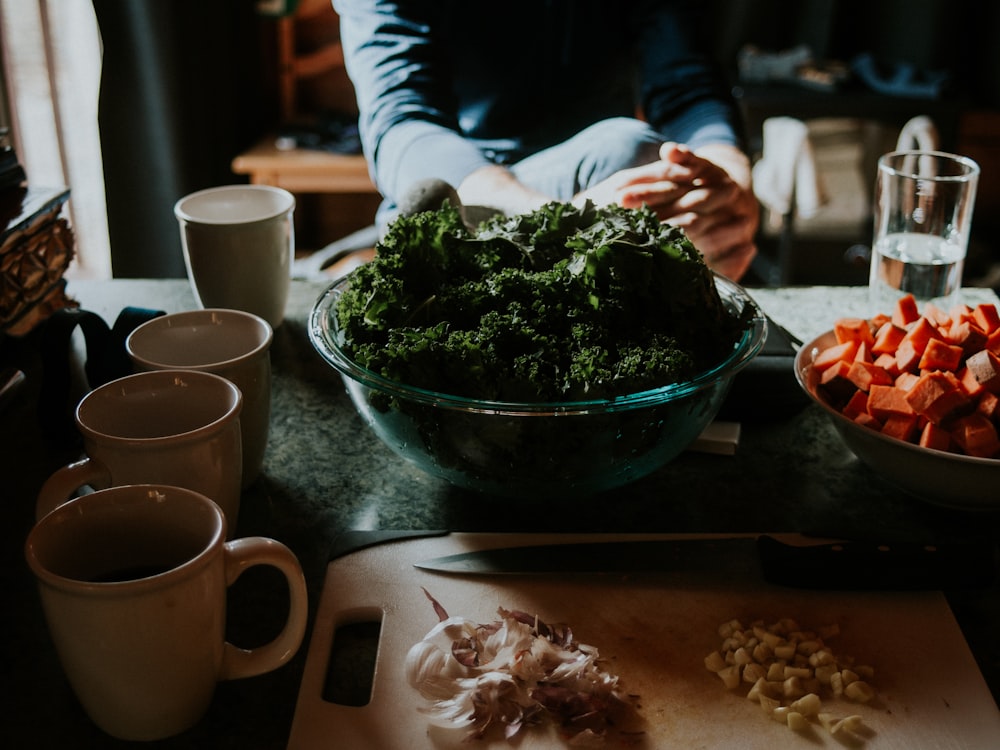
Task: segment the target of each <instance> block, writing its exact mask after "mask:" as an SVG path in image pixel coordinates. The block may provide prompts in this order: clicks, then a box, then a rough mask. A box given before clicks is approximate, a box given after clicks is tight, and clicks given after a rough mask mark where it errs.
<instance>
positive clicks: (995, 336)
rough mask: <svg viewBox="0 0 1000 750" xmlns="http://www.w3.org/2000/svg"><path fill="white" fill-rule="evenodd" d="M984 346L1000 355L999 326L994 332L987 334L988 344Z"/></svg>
mask: <svg viewBox="0 0 1000 750" xmlns="http://www.w3.org/2000/svg"><path fill="white" fill-rule="evenodd" d="M983 348H984V349H989V350H990V351H991V352H993V353H994V354H997V355H1000V328H997V329H996V330H995V331H993V333H990V334H988V335H987V336H986V344H985V345H984V346H983Z"/></svg>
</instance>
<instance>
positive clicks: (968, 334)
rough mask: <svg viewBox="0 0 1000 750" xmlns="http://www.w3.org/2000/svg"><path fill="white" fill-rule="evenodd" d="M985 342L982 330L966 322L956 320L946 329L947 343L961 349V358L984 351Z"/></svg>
mask: <svg viewBox="0 0 1000 750" xmlns="http://www.w3.org/2000/svg"><path fill="white" fill-rule="evenodd" d="M986 340H987V339H986V334H985V333H984V332H983V329H981V328H980V327H979V326H977V325H976V324H975V323H972V322H970V321H968V320H956V321H955V322H953V323H952V324H951V327H950V328H949V329H948V341H949V342H950V343H952V344H954V345H955V346H959V347H961V348H962V356H963V357H968V356H969V355H971V354H975V353H976V352H978V351H979V350H980V349H985V348H986Z"/></svg>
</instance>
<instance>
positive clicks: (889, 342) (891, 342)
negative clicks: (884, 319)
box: [872, 321, 906, 354]
mask: <svg viewBox="0 0 1000 750" xmlns="http://www.w3.org/2000/svg"><path fill="white" fill-rule="evenodd" d="M905 335H906V329H905V328H901V327H900V326H898V325H896V324H895V323H893V322H892V321H889V322H888V323H886V324H884V325H883V326H882V327H881V328H879V329H878V331H877V333H876V334H875V340H874V342H873V343H872V353H874V354H893V353H894V352H895V351H896V349H898V348H899V342H901V341H902V340H903V336H905Z"/></svg>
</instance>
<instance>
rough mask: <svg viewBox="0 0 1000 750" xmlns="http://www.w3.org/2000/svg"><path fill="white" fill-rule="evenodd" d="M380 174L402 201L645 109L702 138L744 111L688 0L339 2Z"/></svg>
mask: <svg viewBox="0 0 1000 750" xmlns="http://www.w3.org/2000/svg"><path fill="white" fill-rule="evenodd" d="M333 4H334V7H335V9H336V11H337V12H338V14H339V15H340V19H341V42H342V44H343V47H344V55H345V61H346V66H347V72H348V74H349V76H350V77H351V80H352V81H353V83H354V86H355V90H356V93H357V99H358V108H359V112H360V121H359V127H360V131H361V137H362V144H363V148H364V152H365V155H366V156H367V158H368V160H369V163H370V165H371V167H372V176H373V178H374V180H375V182H376V184H377V185H378V187H379V190H380V191H381V192H382V194H383V195H384V196H385V197H386V198H387V199H389V200H390V201H393V202H395V200H396V199H397V198H398V197H399V196H400V195H401V194H402V192H403V191H405V190H406V189H407V187H408V186H410V185H411V184H412V183H414V182H416V181H417V180H421V179H425V178H427V177H439V178H441V179H443V180H445V181H447V182H449V183H450V184H452V185H456V186H457V185H458V184H460V183H461V182H462V180H463V179H464V178H465V176H467V175H468V174H469V173H470V172H472V171H474V170H475V169H478V168H479V167H482V166H485V165H487V164H498V163H499V164H509V163H513V162H515V161H517V160H519V159H520V158H523V157H524V156H527V155H529V154H531V153H534V152H536V151H538V150H541V149H543V148H545V147H547V146H551V145H554V144H556V143H559V142H561V141H563V140H565V139H566V138H568V137H570V136H572V135H574V134H575V133H577V132H579V131H580V130H582V129H583V128H585V127H587V126H589V125H592V124H593V123H595V122H598V121H599V120H602V119H605V118H608V117H614V116H622V115H624V116H634V115H636V114H637V113H640V112H641V114H642V116H643V117H644V118H645V119H646V120H647V121H648V122H649V123H650V124H651V125H652V126H653V127H655V128H656V129H657V130H658V131H659V132H661V133H662V134H663V136H664V139H665V140H667V139H669V140H676V141H680V142H685V143H687V144H689V145H690V146H691V147H693V148H697V147H698V146H699V145H701V144H704V143H707V142H721V143H738V136H737V132H738V130H737V123H738V115H737V113H736V111H735V109H734V108H733V104H732V101H731V99H730V98H729V93H728V91H727V90H726V88H725V86H724V84H723V82H722V80H721V79H720V78H719V77H718V76H717V74H716V71H715V69H714V67H713V65H712V63H711V60H710V58H709V57H708V55H707V54H706V53H705V52H704V51H703V46H702V45H701V44H700V39H699V34H700V33H701V32H700V22H699V18H698V13H699V12H700V10H699V6H700V5H702V4H701V3H699V2H697V0H695V2H691V1H690V0H679V1H675V2H669V1H667V2H655V1H653V0H624V1H623V0H617V2H613V1H612V2H609V1H608V0H504V2H499V3H493V2H481V1H480V0H409V1H407V0H397V1H396V2H390V1H388V0H333Z"/></svg>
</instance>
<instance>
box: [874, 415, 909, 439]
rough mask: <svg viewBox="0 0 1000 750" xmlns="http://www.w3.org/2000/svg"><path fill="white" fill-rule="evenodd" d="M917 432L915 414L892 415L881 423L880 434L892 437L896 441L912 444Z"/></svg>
mask: <svg viewBox="0 0 1000 750" xmlns="http://www.w3.org/2000/svg"><path fill="white" fill-rule="evenodd" d="M916 431H917V415H916V414H910V415H906V414H892V415H890V416H889V417H887V418H886V420H885V422H883V423H882V430H881V432H882V434H883V435H888V436H889V437H894V438H896V439H897V440H905V441H906V442H908V443H909V442H912V440H913V436H914V434H915V433H916Z"/></svg>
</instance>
